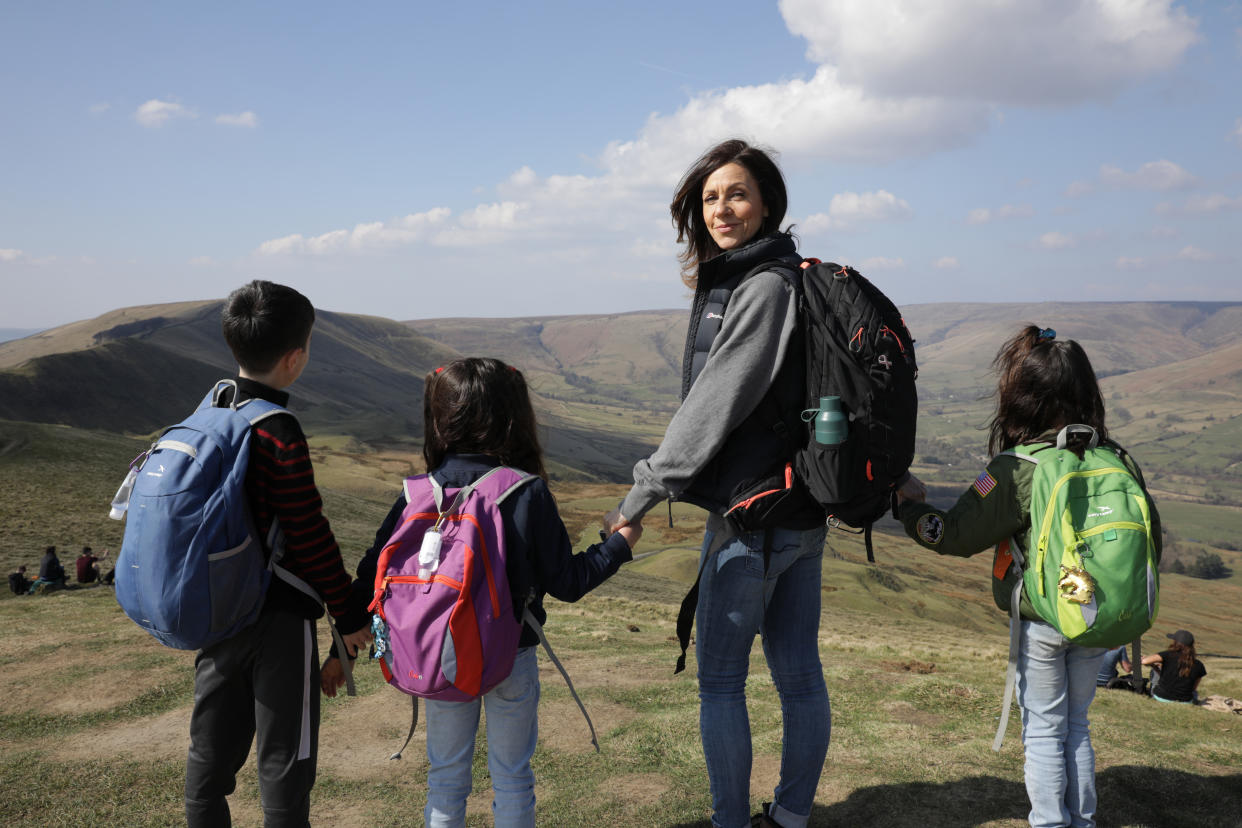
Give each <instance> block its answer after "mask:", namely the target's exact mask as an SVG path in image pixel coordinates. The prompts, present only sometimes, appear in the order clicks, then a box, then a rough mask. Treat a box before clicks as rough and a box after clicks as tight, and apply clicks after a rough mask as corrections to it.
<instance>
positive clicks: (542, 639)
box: [522, 607, 599, 753]
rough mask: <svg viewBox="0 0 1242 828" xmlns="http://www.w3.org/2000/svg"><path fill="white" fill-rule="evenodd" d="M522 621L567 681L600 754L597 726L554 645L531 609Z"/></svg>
mask: <svg viewBox="0 0 1242 828" xmlns="http://www.w3.org/2000/svg"><path fill="white" fill-rule="evenodd" d="M522 620H523V621H524V622H525V623H527V624H529V625H530V628H531V629H532V630H534V631H535V635H537V636H539V643H540V644H542V645H543V648H544V649H545V650H546V651H547V653H548V658H550V659H552V663H553V664H555V665H556V669H558V670H560V671H561V677H562V678H564V679H565V684H566V685H567V686H568V687H569V695H571V696H573V697H574V701H575V702H577V703H578V709H579V710H581V711H582V716H583V718H585V719H586V723H587V727H589V728H590V729H591V744H592V745H594V746H595V752H596V753H599V740H598V739H597V738H596V737H595V724H594V723H593V722H592V721H591V715H590V714H589V713H587V709H586V706H585V705H584V704H583V703H582V699H580V698H578V691H577V690H575V689H574V683H573V681H572V680H570V678H569V673H567V672H565V667H564V666H563V665H562V664H561V660H560V659H559V658H557V657H556V653H554V652H552V645H551V644H549V643H548V637H547V636H546V635H544V634H543V627H542V626H540V624H539V622H538V621H536V620H535V616H534V615H533V614H532V613H531V611H530V607H527V608H526V609H525V610H524V611H523V613H522Z"/></svg>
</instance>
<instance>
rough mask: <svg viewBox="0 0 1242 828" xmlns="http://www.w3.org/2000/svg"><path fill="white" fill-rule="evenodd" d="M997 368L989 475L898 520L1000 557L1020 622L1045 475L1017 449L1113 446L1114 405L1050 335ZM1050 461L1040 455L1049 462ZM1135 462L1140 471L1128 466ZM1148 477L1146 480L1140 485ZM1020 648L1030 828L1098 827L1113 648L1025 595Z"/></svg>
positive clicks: (1080, 358)
mask: <svg viewBox="0 0 1242 828" xmlns="http://www.w3.org/2000/svg"><path fill="white" fill-rule="evenodd" d="M992 367H993V368H994V369H995V370H996V373H997V375H998V376H999V381H998V384H997V390H996V397H997V400H996V414H995V415H994V416H993V417H992V422H991V426H990V430H991V434H990V438H989V441H988V450H989V452H990V453H992V454H993V455H995V456H994V457H993V458H992V461H991V462H990V463H989V464H988V467H987V469H986V470H985V471H984V472H983V474H981V475H979V478H978V479H977V480H976V481H975V482H974V484H973V485H972V486H971V487H970V488H969V489H967V490H966V492H965V493H964V494H962V496H961V497H960V498H958V501H957V503H956V504H955V505H954V506H953V507H952V508H951V509H949V510H948V511H947V512H945V511H941V510H939V509H936V508H934V507H932V506H930V505H928V504H926V503H922V502H917V501H918V500H921V498H914V499H905V496H906V495H907V494H908V492H905V491H903V492H899V499H900V500H902V503H901V506H900V510H899V516H900V518H901V522H902V524H903V525H904V527H905V530H906V532H907V534H909V535H910V537H911V538H913V539H914V540H915V541H917V542H918V543H919V545H920V546H923V547H925V548H927V549H931V550H933V551H935V552H937V553H939V554H941V555H957V556H961V557H968V556H970V555H974V554H976V553H979V552H982V551H984V550H985V549H988V548H991V547H995V548H996V557H995V561H994V563H993V567H992V573H993V578H992V595H993V598H994V599H995V601H996V605H997V606H998V607H1000V608H1001V609H1002V610H1004V611H1005V612H1006V613H1009V612H1010V602H1011V600H1012V595H1013V587H1014V586H1015V585H1016V583H1017V581H1018V579H1020V578H1021V573H1020V571H1019V569H1018V568H1017V567H1016V566H1013V565H1011V564H1012V561H1013V556H1012V554H1011V552H1010V549H1009V543H1010V542H1011V541H1010V539H1011V538H1016V539H1017V540H1018V541H1019V543H1020V548H1022V549H1030V548H1031V543H1030V534H1031V522H1030V503H1031V481H1032V477H1033V471H1034V468H1035V466H1034V464H1032V463H1029V462H1026V461H1024V460H1021V459H1020V458H1019V457H1017V456H1016V455H1015V454H1013V453H1012V452H1010V453H1004V454H1003V453H1001V452H1006V451H1008V450H1009V449H1013V448H1015V447H1017V446H1026V445H1029V444H1033V443H1050V444H1051V443H1054V442H1055V441H1056V439H1057V435H1058V432H1060V431H1061V429H1063V428H1065V427H1066V426H1068V425H1071V424H1083V425H1087V426H1090V427H1091V428H1092V429H1094V431H1095V435H1096V437H1097V438H1098V440H1099V442H1100V444H1101V445H1104V444H1106V441H1107V438H1108V432H1107V431H1106V430H1105V428H1104V398H1103V396H1102V395H1101V394H1100V387H1099V385H1098V383H1097V382H1096V377H1095V372H1094V371H1093V370H1092V368H1091V362H1090V360H1088V359H1087V354H1086V352H1084V351H1083V349H1082V347H1081V346H1079V344H1078V343H1077V342H1074V341H1073V340H1057V339H1056V333H1055V332H1054V331H1052V330H1051V329H1049V328H1038V327H1036V326H1034V325H1028V326H1027V327H1025V328H1023V329H1022V330H1021V331H1020V332H1019V333H1018V334H1017V335H1016V336H1014V337H1013V338H1012V339H1010V340H1009V341H1008V342H1006V343H1005V344H1004V345H1003V346H1002V347H1001V349H1000V351H999V353H997V355H996V358H995V359H994V360H993V362H992ZM1085 439H1086V438H1084V437H1081V436H1080V435H1072V436H1069V437H1068V439H1067V447H1068V448H1070V449H1071V450H1076V451H1080V452H1081V451H1082V450H1083V449H1084V448H1085V447H1086V446H1085V444H1084V443H1083V442H1082V441H1083V440H1085ZM1040 450H1042V449H1034V450H1033V451H1040ZM1122 457H1123V459H1124V461H1125V462H1126V463H1128V464H1130V465H1131V466H1132V469H1131V470H1132V471H1135V469H1134V468H1133V462H1132V461H1131V460H1130V459H1129V457H1128V456H1126V455H1124V454H1123V455H1122ZM1136 476H1137V475H1136ZM1148 506H1149V509H1150V513H1151V516H1152V523H1153V539H1154V542H1155V544H1156V554H1157V556H1158V555H1159V552H1160V546H1159V543H1160V530H1159V516H1158V515H1157V513H1156V510H1155V505H1154V504H1152V503H1151V502H1150V500H1149V502H1148ZM1019 609H1020V614H1021V618H1022V621H1021V643H1020V645H1019V649H1018V698H1019V702H1020V703H1021V706H1022V742H1023V745H1024V749H1025V753H1026V768H1025V771H1026V774H1025V775H1026V792H1027V796H1028V797H1029V798H1030V801H1031V811H1030V815H1029V820H1030V824H1031V825H1032V826H1034V828H1041V827H1042V826H1062V825H1072V826H1075V828H1081V827H1082V826H1094V825H1095V809H1096V792H1095V752H1094V751H1093V749H1092V747H1091V733H1090V730H1089V726H1088V723H1087V710H1088V708H1089V707H1090V706H1091V700H1092V699H1093V698H1095V688H1096V676H1097V674H1098V673H1099V669H1100V661H1101V658H1102V656H1103V655H1104V652H1105V649H1104V648H1103V647H1082V646H1078V645H1075V644H1070V643H1069V642H1068V641H1066V639H1065V638H1064V637H1063V636H1062V635H1061V633H1059V632H1058V631H1057V630H1056V628H1055V627H1053V626H1052V625H1051V624H1048V623H1046V622H1044V621H1043V620H1041V619H1040V617H1039V615H1038V614H1036V612H1035V611H1034V609H1033V608H1032V607H1031V605H1030V602H1029V601H1028V600H1027V597H1026V595H1025V594H1023V595H1022V597H1021V604H1020V607H1019Z"/></svg>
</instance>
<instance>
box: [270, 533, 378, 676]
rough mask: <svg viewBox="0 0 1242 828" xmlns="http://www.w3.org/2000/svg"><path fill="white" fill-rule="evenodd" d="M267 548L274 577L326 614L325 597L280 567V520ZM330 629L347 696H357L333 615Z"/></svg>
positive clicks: (282, 550)
mask: <svg viewBox="0 0 1242 828" xmlns="http://www.w3.org/2000/svg"><path fill="white" fill-rule="evenodd" d="M267 548H268V549H270V550H271V552H272V554H271V555H270V556H268V560H267V565H268V568H269V569H271V570H272V575H273V577H276V578H279V579H280V580H282V581H284V582H285V583H286V584H288V585H289V586H291V587H293V588H294V589H296V590H297V591H298V592H300V593H302V594H303V595H306V596H307V597H308V598H310V599H311V600H313V601H314V602H315V603H316V604H319V605H320V606H322V607H323V608H324V611H325V613H326V611H327V609H328V606H327V604H326V603H325V602H324V600H323V597H322V596H321V595H320V594H319V593H318V592H316V591H315V588H314V587H312V586H311V585H310V584H308V583H306V581H303V580H302V579H301V578H299V577H298V576H297V575H294V574H293V573H292V572H290V571H289V570H287V569H285V568H284V567H283V566H281V565H280V559H281V558H283V557H284V554H285V533H284V532H283V531H282V530H281V528H280V521H279V520H273V521H272V528H271V529H269V530H268V531H267ZM328 629H329V630H331V632H332V641H333V643H335V644H336V653H337V655H338V656H339V657H340V659H341V668H342V670H343V671H344V673H345V695H347V696H356V695H358V691H357V689H356V688H355V686H354V667H353V664H352V663H351V660H350V658H349V653H348V652H347V651H346V650H345V641H344V639H342V638H341V632H340V630H338V629H337V628H336V622H335V621H333V620H332V615H331V614H328Z"/></svg>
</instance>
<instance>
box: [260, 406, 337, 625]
mask: <svg viewBox="0 0 1242 828" xmlns="http://www.w3.org/2000/svg"><path fill="white" fill-rule="evenodd" d="M248 482H249V484H250V486H251V494H252V500H253V506H254V508H255V511H256V514H255V519H256V521H257V522H258V524H259V528H260V530H261V531H262V532H263V533H264V534H266V533H267V531H268V529H269V528H270V527H271V525H272V521H273V520H279V521H280V528H281V530H282V531H283V533H284V536H285V555H284V558H283V559H282V560H281V566H283V567H284V568H285V569H287V570H288V571H289V572H290V573H292V574H293V575H296V576H297V577H299V578H301V579H302V580H303V581H305V582H306V583H308V584H310V585H311V586H312V587H314V589H315V590H316V591H317V592H318V593H319V594H320V595H321V596H322V597H323V599H324V602H325V603H326V604H327V605H328V611H329V612H330V613H331V614H332V615H333V616H334V617H338V618H339V617H340V616H342V615H343V614H345V612H346V608H347V607H346V602H347V600H348V598H349V585H350V577H349V573H348V572H347V571H346V569H345V564H344V562H343V561H342V560H341V550H340V548H339V547H338V546H337V543H336V538H335V536H333V534H332V527H331V526H330V525H329V524H328V519H327V517H325V516H324V513H323V500H322V499H321V498H320V496H319V489H318V487H317V486H316V485H315V471H314V469H313V468H312V466H311V457H310V449H309V447H308V445H307V443H306V435H305V434H303V433H302V429H301V426H299V425H298V423H297V420H295V419H294V418H293V417H287V416H282V415H278V416H275V417H270V418H268V419H267V420H264V421H263V422H261V423H259V424H258V425H256V426H254V429H253V434H252V438H251V443H250V469H249V474H248Z"/></svg>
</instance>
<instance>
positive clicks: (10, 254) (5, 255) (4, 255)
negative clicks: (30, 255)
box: [0, 247, 26, 262]
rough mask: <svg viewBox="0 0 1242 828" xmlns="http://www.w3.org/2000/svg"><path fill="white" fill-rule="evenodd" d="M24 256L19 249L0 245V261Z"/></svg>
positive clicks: (18, 258) (9, 260) (12, 260)
mask: <svg viewBox="0 0 1242 828" xmlns="http://www.w3.org/2000/svg"><path fill="white" fill-rule="evenodd" d="M24 258H26V254H25V253H24V252H22V251H21V250H17V249H15V248H12V247H0V262H16V261H20V260H21V259H24Z"/></svg>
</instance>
